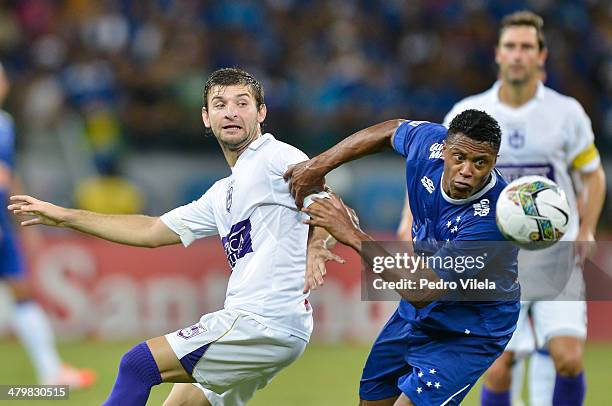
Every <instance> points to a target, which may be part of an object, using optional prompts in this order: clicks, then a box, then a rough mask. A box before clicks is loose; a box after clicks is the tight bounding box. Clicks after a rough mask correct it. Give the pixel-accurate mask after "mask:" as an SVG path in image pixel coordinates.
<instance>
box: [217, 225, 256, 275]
mask: <svg viewBox="0 0 612 406" xmlns="http://www.w3.org/2000/svg"><path fill="white" fill-rule="evenodd" d="M221 241H222V242H223V248H224V249H225V255H226V256H227V262H229V264H230V266H231V267H232V269H233V268H234V265H236V261H238V260H239V259H240V258H242V257H244V256H245V255H246V254H248V253H249V252H253V244H252V242H251V220H249V219H246V220H242V221H239V222H238V223H236V224H234V225H233V226H232V227H231V228H230V231H229V233H228V234H227V235H226V236H225V237H223V238H221Z"/></svg>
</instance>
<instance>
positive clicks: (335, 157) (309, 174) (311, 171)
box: [284, 120, 405, 208]
mask: <svg viewBox="0 0 612 406" xmlns="http://www.w3.org/2000/svg"><path fill="white" fill-rule="evenodd" d="M404 121H405V120H389V121H385V122H382V123H380V124H376V125H373V126H371V127H368V128H366V129H364V130H361V131H358V132H356V133H354V134H352V135H350V136H348V137H347V138H345V139H344V140H342V141H340V142H339V143H338V144H336V145H335V146H333V147H331V148H330V149H328V150H327V151H325V152H323V153H321V154H320V155H317V156H316V157H314V158H312V159H309V160H308V161H304V162H300V163H299V164H296V165H293V166H291V167H290V168H289V169H288V170H287V172H285V175H284V178H285V180H286V181H288V182H289V190H290V191H291V194H292V195H293V197H295V204H296V205H297V207H298V208H302V206H303V203H304V197H306V196H308V195H310V194H312V193H316V192H319V191H321V188H322V185H323V184H324V183H325V181H324V178H325V175H327V174H328V173H329V172H331V171H332V170H333V169H335V168H337V167H339V166H340V165H342V164H345V163H347V162H350V161H352V160H355V159H357V158H361V157H363V156H366V155H371V154H375V153H378V152H381V151H383V150H384V149H385V148H392V147H393V135H394V134H395V130H397V128H398V127H399V126H400V124H402V123H403V122H404Z"/></svg>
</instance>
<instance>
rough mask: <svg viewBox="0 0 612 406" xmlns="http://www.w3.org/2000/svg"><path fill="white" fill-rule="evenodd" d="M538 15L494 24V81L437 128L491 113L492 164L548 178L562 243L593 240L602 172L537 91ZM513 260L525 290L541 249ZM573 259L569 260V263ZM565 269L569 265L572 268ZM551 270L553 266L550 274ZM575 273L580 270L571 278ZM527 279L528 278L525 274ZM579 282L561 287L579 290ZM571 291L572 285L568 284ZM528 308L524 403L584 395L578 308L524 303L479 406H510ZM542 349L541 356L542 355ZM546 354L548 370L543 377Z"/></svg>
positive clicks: (575, 401) (566, 107)
mask: <svg viewBox="0 0 612 406" xmlns="http://www.w3.org/2000/svg"><path fill="white" fill-rule="evenodd" d="M543 25H544V23H543V20H542V18H541V17H540V16H538V15H536V14H534V13H532V12H529V11H519V12H515V13H513V14H510V15H507V16H506V17H504V18H503V20H502V22H501V27H500V30H499V38H498V44H497V48H496V53H495V61H496V63H497V65H498V67H499V80H498V81H497V82H496V83H495V84H494V85H493V87H492V88H491V89H489V90H487V91H485V92H484V93H481V94H478V95H475V96H471V97H467V98H466V99H464V100H462V101H460V102H458V103H457V104H456V105H455V106H454V107H453V108H452V110H451V111H450V112H449V113H448V114H447V116H446V118H445V123H446V124H448V123H449V122H450V121H451V120H452V118H453V117H455V116H456V115H457V114H458V113H460V112H461V111H463V110H465V109H469V108H479V109H483V110H485V111H486V112H487V113H489V114H491V115H492V116H493V117H494V118H495V119H496V120H497V121H498V122H499V124H500V126H501V128H502V132H503V135H504V136H503V137H502V139H503V140H504V141H503V142H502V146H501V148H500V152H499V154H500V156H499V159H498V163H497V167H498V168H499V169H500V170H501V171H502V173H503V174H504V176H505V177H506V178H507V179H508V180H512V179H514V178H517V177H519V176H524V175H542V176H546V177H549V178H551V179H553V180H554V181H555V182H557V183H558V184H559V186H560V187H561V188H562V189H563V190H564V191H565V192H566V194H567V196H568V199H569V201H570V205H571V207H572V209H573V212H574V215H573V216H571V219H570V226H569V229H568V231H567V233H566V235H565V236H564V238H563V240H562V241H585V242H593V241H594V240H595V238H594V234H595V229H596V226H597V221H598V219H599V215H600V213H601V209H602V205H603V201H604V196H605V188H606V186H605V173H604V171H603V169H602V166H601V163H600V159H599V153H598V151H597V149H596V147H595V145H594V135H593V130H592V128H591V122H590V120H589V118H588V116H587V115H586V113H585V111H584V109H583V108H582V106H581V105H580V104H579V103H578V102H577V101H576V100H575V99H573V98H571V97H568V96H564V95H561V94H559V93H557V92H555V91H554V90H552V89H550V88H548V87H545V86H544V85H543V84H542V82H541V78H542V74H541V72H542V69H543V68H544V65H545V62H546V57H547V48H546V42H545V38H544V33H543ZM572 173H576V174H577V177H578V179H579V181H580V182H579V183H580V184H581V188H580V189H581V190H580V193H579V194H578V195H576V193H575V191H574V187H573V183H572ZM585 248H586V245H583V246H581V247H580V249H579V250H577V254H576V257H577V258H575V262H576V265H575V266H578V267H581V266H582V264H583V262H584V259H585V256H586V255H588V253H587V250H586V249H585ZM526 255H527V254H526V253H522V254H521V255H520V256H519V278H520V280H521V283H522V285H523V289H524V290H527V291H528V290H529V289H530V288H533V286H530V285H531V284H533V282H531V283H530V282H529V279H525V278H529V277H530V273H531V274H533V273H534V272H538V273H540V272H545V271H546V270H545V269H539V267H536V266H534V261H537V258H538V257H537V256H538V255H539V258H540V260H541V262H543V264H542V266H543V267H546V266H547V265H546V264H553V266H554V262H551V261H548V260H546V258H545V256H547V255H550V253H548V252H547V251H543V252H541V253H538V252H535V253H530V254H529V255H532V256H530V257H529V260H528V262H529V264H530V265H525V266H524V267H522V266H521V263H525V264H526V262H527V260H525V261H521V256H526ZM572 262H573V261H572ZM572 266H574V265H573V264H572ZM550 271H551V272H554V270H553V269H551V270H550ZM575 274H577V275H581V273H579V272H577V273H575ZM532 276H533V275H532ZM582 283H583V281H582V280H581V277H580V280H579V281H572V280H570V282H569V284H575V285H580V284H582ZM574 287H575V286H574ZM528 309H530V312H531V315H532V319H533V326H534V333H535V341H536V345H537V346H538V347H541V349H540V351H539V352H537V353H535V354H534V356H533V358H532V361H531V363H530V365H531V366H530V373H529V382H530V383H529V388H530V400H531V402H530V404H531V405H533V406H544V405H550V404H553V405H560V404H564V405H570V404H571V405H581V404H582V403H583V401H584V396H585V390H586V388H585V381H584V373H583V360H582V358H583V351H584V340H585V338H586V333H587V329H586V321H587V318H586V303H585V302H584V301H580V300H573V301H559V300H555V301H531V302H524V303H523V307H522V309H521V317H520V318H519V321H518V325H517V330H516V332H515V333H514V336H513V339H512V340H511V341H510V343H509V344H508V347H507V348H506V350H507V351H506V352H505V353H504V355H502V356H501V357H500V358H499V359H498V360H497V361H496V362H495V363H494V364H493V365H492V366H491V368H490V369H489V371H488V373H487V376H486V378H485V384H484V386H483V391H482V400H481V402H482V405H484V406H493V405H495V406H502V405H510V402H511V400H510V393H509V390H510V386H511V381H512V365H513V362H514V360H515V359H516V358H517V357H519V356H520V355H521V354H520V352H521V349H520V348H518V347H521V346H523V345H521V342H523V343H524V342H525V338H524V337H522V336H523V335H525V334H527V335H531V334H532V333H531V332H530V331H529V329H530V325H529V320H528V315H527V312H528ZM542 352H543V353H544V354H542ZM546 353H549V354H550V356H551V358H552V361H553V363H554V369H555V370H556V378H554V381H553V378H552V377H554V376H555V374H553V373H550V371H549V369H550V368H551V365H550V364H551V363H550V361H549V359H548V357H547V356H546V355H545V354H546Z"/></svg>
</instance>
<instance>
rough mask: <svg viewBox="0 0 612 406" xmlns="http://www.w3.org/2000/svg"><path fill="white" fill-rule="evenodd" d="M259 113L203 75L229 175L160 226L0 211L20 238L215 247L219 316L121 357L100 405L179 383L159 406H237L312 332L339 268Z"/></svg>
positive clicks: (253, 86) (229, 85)
mask: <svg viewBox="0 0 612 406" xmlns="http://www.w3.org/2000/svg"><path fill="white" fill-rule="evenodd" d="M266 111H267V110H266V105H265V104H264V92H263V88H262V86H261V84H260V83H259V82H258V81H257V80H256V79H255V78H253V77H252V76H251V75H250V74H248V73H247V72H245V71H243V70H241V69H235V68H229V69H220V70H217V71H215V72H214V73H212V74H211V76H210V78H209V79H208V81H207V83H206V85H205V87H204V107H203V108H202V119H203V121H204V124H205V126H206V127H207V128H208V129H210V130H211V131H212V133H213V134H214V136H215V137H216V138H217V141H218V142H219V144H220V146H221V150H222V151H223V155H224V156H225V158H226V160H227V163H228V165H229V166H230V168H231V170H232V173H231V175H230V176H228V177H226V178H224V179H221V180H219V181H218V182H216V183H215V184H214V185H213V186H212V187H211V188H210V189H208V191H206V193H205V194H204V195H203V196H202V197H201V198H200V199H199V200H197V201H194V202H192V203H190V204H187V205H185V206H181V207H179V208H176V209H174V210H172V211H170V212H168V213H166V214H164V215H163V216H161V217H149V216H143V215H106V214H100V213H95V212H90V211H84V210H74V209H66V208H63V207H59V206H55V205H53V204H50V203H47V202H42V201H40V200H37V199H34V198H32V197H30V196H13V197H11V200H12V201H13V204H12V205H10V206H9V210H13V211H14V213H15V214H29V215H33V216H35V217H34V218H33V219H30V220H26V221H24V222H22V225H24V226H27V225H35V224H45V225H51V226H59V227H69V228H73V229H75V230H78V231H81V232H84V233H87V234H91V235H94V236H97V237H100V238H104V239H107V240H110V241H113V242H117V243H121V244H126V245H133V246H143V247H159V246H164V245H170V244H179V243H181V242H182V243H183V244H184V245H185V246H188V245H190V244H191V243H192V242H194V241H195V240H196V239H199V238H203V237H207V236H212V235H219V236H221V242H222V243H223V246H224V248H225V252H226V255H227V260H228V262H229V265H230V267H231V270H232V272H231V274H230V278H229V283H228V287H227V293H226V300H225V305H224V309H222V310H219V311H217V312H214V313H210V314H206V315H204V316H202V318H201V319H200V320H199V321H198V322H197V323H196V324H194V325H192V326H189V327H186V328H184V329H181V330H178V331H176V332H174V333H170V334H167V335H165V336H160V337H156V338H153V339H150V340H147V341H146V342H143V343H140V344H138V345H137V346H135V347H134V348H132V349H131V350H130V351H128V352H127V353H126V354H125V355H124V356H123V358H122V360H121V363H120V365H119V374H118V377H117V380H116V382H115V386H114V387H113V391H112V393H111V394H110V396H109V398H108V399H107V401H106V402H105V403H104V404H105V405H144V404H146V401H147V399H148V397H149V393H150V390H151V387H152V386H154V385H157V384H160V383H162V382H176V383H183V384H177V385H175V386H174V388H173V389H172V391H171V392H170V395H169V397H168V399H167V400H166V403H165V404H167V405H185V404H190V405H214V406H219V405H232V406H235V405H242V404H245V403H246V402H247V401H248V400H249V399H250V398H251V397H252V396H253V394H254V393H255V391H256V390H258V389H261V388H263V387H264V386H266V385H267V383H268V382H269V381H270V380H271V379H272V378H273V377H274V375H276V373H278V372H279V371H280V370H281V369H283V368H284V367H286V366H287V365H289V364H291V363H292V362H293V361H295V360H296V359H297V358H298V357H299V356H300V355H301V354H302V352H303V351H304V349H305V348H306V344H307V342H308V340H309V339H310V334H311V332H312V309H311V306H310V304H309V303H308V300H307V299H306V298H307V297H308V290H309V289H310V288H315V287H316V286H317V285H319V284H321V283H323V275H324V273H325V269H324V268H325V266H324V264H325V261H326V260H329V259H334V260H336V261H339V262H342V259H340V258H339V257H337V256H335V255H333V254H331V253H330V252H329V251H327V249H326V248H325V247H324V239H325V237H327V236H328V234H327V233H326V232H325V231H324V230H323V229H318V228H317V229H313V230H310V231H311V232H310V233H309V226H307V225H306V224H304V222H303V221H304V220H305V219H306V217H305V215H304V214H303V213H301V212H300V211H298V210H297V208H296V206H295V202H294V200H293V197H292V196H291V194H290V193H289V189H288V185H287V184H286V183H285V181H284V180H283V174H284V172H285V171H286V170H287V168H288V167H289V165H291V164H295V163H298V162H301V161H304V160H306V159H308V157H307V156H306V155H305V154H304V153H303V152H301V151H300V150H298V149H297V148H294V147H292V146H291V145H288V144H285V143H283V142H280V141H277V140H276V139H275V138H274V137H273V136H272V134H269V133H266V134H262V132H261V125H262V123H263V121H264V119H265V118H266ZM319 196H321V195H319ZM309 234H310V238H309ZM307 241H308V254H307ZM307 255H308V258H307ZM307 261H308V266H307ZM305 272H306V275H305ZM195 382H199V384H200V385H192V384H191V383H195Z"/></svg>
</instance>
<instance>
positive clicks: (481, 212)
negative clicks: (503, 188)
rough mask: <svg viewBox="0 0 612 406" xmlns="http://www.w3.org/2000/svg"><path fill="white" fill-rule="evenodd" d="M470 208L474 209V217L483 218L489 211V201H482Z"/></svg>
mask: <svg viewBox="0 0 612 406" xmlns="http://www.w3.org/2000/svg"><path fill="white" fill-rule="evenodd" d="M472 207H473V208H474V216H480V217H484V216H486V215H487V214H489V211H491V208H490V207H489V199H482V200H481V201H479V202H478V203H474V204H473V205H472Z"/></svg>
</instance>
